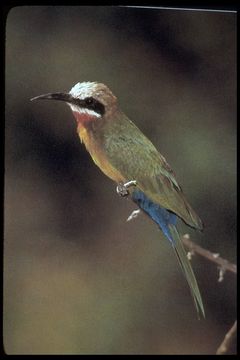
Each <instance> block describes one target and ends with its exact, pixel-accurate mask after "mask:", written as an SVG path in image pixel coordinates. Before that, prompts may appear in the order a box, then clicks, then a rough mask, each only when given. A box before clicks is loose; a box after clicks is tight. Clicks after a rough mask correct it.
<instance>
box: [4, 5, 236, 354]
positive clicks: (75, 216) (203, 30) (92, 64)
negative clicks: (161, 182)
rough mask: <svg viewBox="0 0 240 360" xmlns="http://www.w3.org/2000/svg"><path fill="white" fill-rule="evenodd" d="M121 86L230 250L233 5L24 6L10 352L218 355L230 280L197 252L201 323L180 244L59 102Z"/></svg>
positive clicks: (8, 251) (228, 317)
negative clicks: (108, 173) (101, 86)
mask: <svg viewBox="0 0 240 360" xmlns="http://www.w3.org/2000/svg"><path fill="white" fill-rule="evenodd" d="M79 81H80V82H81V81H99V82H103V83H105V84H106V85H108V86H109V87H110V89H111V90H112V91H113V92H114V94H115V95H116V96H117V97H118V99H119V103H120V106H121V108H122V109H123V110H124V111H125V112H126V113H127V114H128V116H129V117H130V118H131V119H132V120H133V121H134V122H135V123H136V124H137V125H138V126H139V127H140V128H141V129H142V130H143V131H144V132H145V134H146V135H147V136H148V137H149V138H150V139H151V140H152V142H153V143H154V144H155V145H156V147H157V148H158V149H159V150H160V151H161V153H162V154H163V155H164V156H165V157H166V158H167V160H168V162H169V163H170V164H171V166H172V167H173V169H174V171H175V172H176V174H177V179H178V181H179V182H180V184H181V185H182V187H183V189H184V191H185V193H186V195H187V197H188V199H189V202H190V203H191V204H192V206H193V208H194V209H195V210H196V211H197V212H198V214H199V215H200V217H201V218H202V219H203V221H204V223H205V231H204V233H203V234H199V233H196V232H194V231H192V230H189V229H188V228H186V227H185V226H182V231H183V232H190V233H191V236H192V239H193V240H194V241H196V242H198V243H199V244H201V245H202V246H204V247H206V248H208V249H209V250H211V251H213V252H216V253H220V254H221V256H223V257H225V258H227V259H228V260H230V261H233V262H235V250H236V249H235V247H236V236H235V232H236V215H235V214H236V15H235V14H234V13H217V12H204V11H200V12H199V11H177V10H175V11H174V10H163V9H162V10H152V9H134V8H124V7H83V6H80V7H76V6H74V7H70V6H69V7H61V6H49V7H44V6H34V7H33V6H32V7H30V6H23V7H15V8H13V9H11V11H10V12H9V14H8V17H7V24H6V122H5V199H4V200H5V201H4V212H5V214H4V215H5V216H4V222H5V224H4V228H5V233H4V329H3V330H4V347H5V351H6V352H7V353H8V354H46V353H48V354H79V353H80V354H83V353H86V354H90V353H92V354H94V353H95V354H100V353H104V354H147V353H148V354H154V353H156V354H212V353H214V352H215V351H216V348H217V346H218V345H219V344H220V342H221V341H222V338H223V336H224V334H225V333H226V331H227V330H228V328H229V327H230V326H231V324H232V323H233V321H234V319H235V312H236V304H235V279H234V276H233V275H232V274H229V273H227V274H226V275H225V280H224V281H223V282H222V283H218V282H217V278H218V269H217V268H216V267H215V265H213V264H211V263H208V262H207V261H205V260H204V259H201V258H199V257H198V256H195V257H194V258H193V267H194V270H195V272H196V276H197V278H198V281H199V286H200V289H201V291H202V295H203V300H204V303H205V307H206V320H205V321H198V320H197V318H196V314H195V309H194V306H193V304H192V299H191V296H190V294H189V290H188V287H187V284H186V283H185V281H184V279H183V276H182V274H181V271H180V269H179V268H178V264H177V261H176V259H175V257H174V254H173V253H172V249H171V247H170V245H169V244H168V243H167V241H166V240H165V239H164V237H163V236H162V234H161V232H160V231H159V230H158V229H157V228H156V226H155V225H154V224H153V223H152V222H151V221H150V220H149V219H147V218H146V217H145V216H144V215H141V216H139V218H138V219H136V220H135V221H133V222H131V223H126V218H127V217H128V215H129V213H130V212H131V211H132V210H133V209H134V206H133V205H132V204H131V202H130V201H128V200H126V199H120V198H119V197H118V196H117V194H116V192H115V184H113V183H112V182H111V181H110V180H109V179H107V178H106V177H105V176H104V175H103V174H102V173H101V172H100V170H99V169H98V168H97V167H96V166H95V165H94V164H93V162H92V161H91V159H90V157H89V155H88V154H87V152H86V150H85V149H84V147H83V146H82V145H80V143H79V139H78V137H77V134H76V129H75V127H76V126H75V123H74V120H73V116H72V114H71V113H70V110H69V109H68V107H67V106H64V104H62V103H61V104H60V103H49V102H46V103H31V102H30V101H29V99H30V98H31V97H33V96H36V95H40V94H42V93H47V92H55V91H68V90H70V88H71V87H72V86H73V85H74V84H75V83H77V82H79Z"/></svg>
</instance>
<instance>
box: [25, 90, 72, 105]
mask: <svg viewBox="0 0 240 360" xmlns="http://www.w3.org/2000/svg"><path fill="white" fill-rule="evenodd" d="M30 100H31V101H34V100H60V101H65V102H68V103H74V100H75V99H74V98H73V97H72V95H70V94H68V93H61V92H58V93H49V94H44V95H39V96H35V97H34V98H32V99H30Z"/></svg>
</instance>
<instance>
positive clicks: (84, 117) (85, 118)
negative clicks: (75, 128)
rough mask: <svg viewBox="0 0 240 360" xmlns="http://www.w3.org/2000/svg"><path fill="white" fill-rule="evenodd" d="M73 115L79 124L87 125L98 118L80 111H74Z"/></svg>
mask: <svg viewBox="0 0 240 360" xmlns="http://www.w3.org/2000/svg"><path fill="white" fill-rule="evenodd" d="M73 115H74V116H75V118H76V121H77V123H78V125H79V124H81V125H86V124H88V123H89V122H91V121H93V120H96V118H97V117H96V116H94V115H90V114H87V113H79V112H78V111H73Z"/></svg>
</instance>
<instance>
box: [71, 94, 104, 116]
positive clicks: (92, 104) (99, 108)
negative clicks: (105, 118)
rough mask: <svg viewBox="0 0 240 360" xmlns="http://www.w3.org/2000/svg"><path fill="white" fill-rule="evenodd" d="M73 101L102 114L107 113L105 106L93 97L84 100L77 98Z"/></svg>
mask: <svg viewBox="0 0 240 360" xmlns="http://www.w3.org/2000/svg"><path fill="white" fill-rule="evenodd" d="M73 103H74V104H76V105H77V106H79V107H81V108H85V109H89V110H93V111H95V112H96V113H98V114H100V115H101V116H102V115H104V113H105V106H104V105H103V104H102V103H101V102H100V101H98V100H96V99H94V98H93V97H87V98H85V99H84V100H81V99H78V98H76V99H74V101H73Z"/></svg>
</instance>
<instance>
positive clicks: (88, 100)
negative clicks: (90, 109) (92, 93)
mask: <svg viewBox="0 0 240 360" xmlns="http://www.w3.org/2000/svg"><path fill="white" fill-rule="evenodd" d="M85 102H86V105H92V104H93V98H87V99H85Z"/></svg>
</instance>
